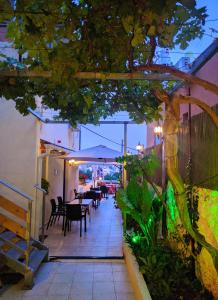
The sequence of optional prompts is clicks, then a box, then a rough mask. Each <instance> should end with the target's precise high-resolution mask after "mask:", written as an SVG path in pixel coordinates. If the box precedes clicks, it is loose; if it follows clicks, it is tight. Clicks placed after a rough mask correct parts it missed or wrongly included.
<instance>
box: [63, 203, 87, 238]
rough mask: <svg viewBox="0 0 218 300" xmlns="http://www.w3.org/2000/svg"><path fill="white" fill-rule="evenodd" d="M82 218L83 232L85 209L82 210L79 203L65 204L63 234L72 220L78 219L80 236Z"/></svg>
mask: <svg viewBox="0 0 218 300" xmlns="http://www.w3.org/2000/svg"><path fill="white" fill-rule="evenodd" d="M82 219H84V223H85V232H86V211H85V212H83V211H82V208H81V205H80V204H66V219H65V224H64V236H65V235H66V231H67V228H68V231H69V230H70V227H71V222H72V221H80V237H81V236H82Z"/></svg>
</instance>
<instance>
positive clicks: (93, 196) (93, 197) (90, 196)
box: [84, 191, 99, 208]
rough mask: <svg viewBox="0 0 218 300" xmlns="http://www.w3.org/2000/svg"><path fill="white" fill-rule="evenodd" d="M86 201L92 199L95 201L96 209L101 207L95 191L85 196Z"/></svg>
mask: <svg viewBox="0 0 218 300" xmlns="http://www.w3.org/2000/svg"><path fill="white" fill-rule="evenodd" d="M84 199H92V200H93V202H92V203H93V206H94V207H95V208H97V207H98V205H99V199H97V197H96V193H95V191H88V192H86V193H85V194H84Z"/></svg>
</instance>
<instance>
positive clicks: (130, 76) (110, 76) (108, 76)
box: [0, 70, 179, 81]
mask: <svg viewBox="0 0 218 300" xmlns="http://www.w3.org/2000/svg"><path fill="white" fill-rule="evenodd" d="M51 75H52V73H51V72H50V71H32V70H21V71H17V70H11V71H9V70H7V71H4V70H1V71H0V77H43V78H50V77H51ZM73 77H74V78H77V79H89V80H91V79H92V80H155V81H163V80H165V81H172V80H179V79H178V77H176V76H174V75H170V74H159V73H150V74H145V73H143V72H132V73H100V72H77V73H75V75H74V76H73Z"/></svg>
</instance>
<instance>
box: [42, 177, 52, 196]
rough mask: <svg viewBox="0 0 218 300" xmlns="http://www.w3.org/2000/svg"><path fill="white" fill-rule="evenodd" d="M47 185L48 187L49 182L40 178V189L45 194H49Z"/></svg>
mask: <svg viewBox="0 0 218 300" xmlns="http://www.w3.org/2000/svg"><path fill="white" fill-rule="evenodd" d="M49 185H50V184H49V182H48V181H47V180H46V179H45V178H42V180H41V188H42V189H44V190H45V191H46V193H47V194H48V193H49Z"/></svg>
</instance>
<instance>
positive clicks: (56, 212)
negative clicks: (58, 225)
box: [47, 199, 65, 229]
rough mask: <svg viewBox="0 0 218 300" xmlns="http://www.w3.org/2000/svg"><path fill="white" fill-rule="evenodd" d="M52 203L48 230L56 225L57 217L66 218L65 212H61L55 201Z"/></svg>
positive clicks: (51, 201) (52, 200)
mask: <svg viewBox="0 0 218 300" xmlns="http://www.w3.org/2000/svg"><path fill="white" fill-rule="evenodd" d="M50 203H51V215H50V217H49V221H48V224H47V229H48V227H49V226H52V224H55V222H56V219H57V217H58V219H59V218H60V216H63V218H64V216H65V212H64V211H63V210H59V208H58V206H57V204H56V201H55V199H51V200H50Z"/></svg>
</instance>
